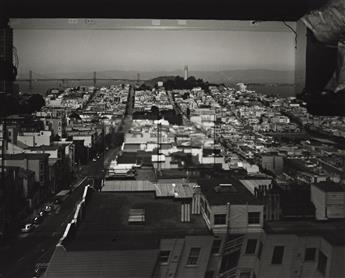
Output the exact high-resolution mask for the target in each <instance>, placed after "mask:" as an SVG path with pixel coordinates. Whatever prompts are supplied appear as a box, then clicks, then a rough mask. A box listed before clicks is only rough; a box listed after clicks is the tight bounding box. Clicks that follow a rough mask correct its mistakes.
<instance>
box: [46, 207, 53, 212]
mask: <svg viewBox="0 0 345 278" xmlns="http://www.w3.org/2000/svg"><path fill="white" fill-rule="evenodd" d="M52 209H53V207H52V206H51V205H45V207H44V211H45V212H51V211H52Z"/></svg>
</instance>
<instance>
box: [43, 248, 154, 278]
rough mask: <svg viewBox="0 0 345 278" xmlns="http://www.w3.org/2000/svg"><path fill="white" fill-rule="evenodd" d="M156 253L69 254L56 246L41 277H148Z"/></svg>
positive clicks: (150, 273)
mask: <svg viewBox="0 0 345 278" xmlns="http://www.w3.org/2000/svg"><path fill="white" fill-rule="evenodd" d="M158 254H159V250H158V249H153V250H152V249H149V250H125V251H123V250H121V251H118V250H111V251H82V252H80V251H74V252H69V251H66V250H64V249H63V248H62V247H57V248H56V249H55V252H54V254H53V256H52V259H51V261H50V263H49V264H48V268H47V270H46V273H45V275H44V277H47V278H49V277H54V278H57V277H85V278H87V277H90V278H91V277H92V278H94V277H121V278H122V277H123V278H124V277H128V278H132V277H135V278H146V277H147V278H149V277H152V275H153V272H154V268H155V264H156V262H157V259H158Z"/></svg>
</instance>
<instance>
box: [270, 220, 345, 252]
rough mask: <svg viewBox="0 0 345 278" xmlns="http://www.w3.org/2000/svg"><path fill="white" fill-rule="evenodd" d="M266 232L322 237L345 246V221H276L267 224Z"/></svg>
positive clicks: (334, 243)
mask: <svg viewBox="0 0 345 278" xmlns="http://www.w3.org/2000/svg"><path fill="white" fill-rule="evenodd" d="M265 231H266V232H267V233H274V234H296V235H300V236H303V235H305V236H321V237H323V238H324V239H325V240H327V241H328V242H329V243H330V244H332V245H341V246H344V245H345V225H344V219H340V220H336V221H326V222H325V221H322V222H321V221H316V220H309V221H307V220H303V221H300V222H298V221H274V222H267V223H266V224H265Z"/></svg>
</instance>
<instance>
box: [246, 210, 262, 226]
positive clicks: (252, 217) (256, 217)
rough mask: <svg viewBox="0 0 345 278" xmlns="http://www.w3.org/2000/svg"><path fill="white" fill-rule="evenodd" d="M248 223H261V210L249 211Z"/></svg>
mask: <svg viewBox="0 0 345 278" xmlns="http://www.w3.org/2000/svg"><path fill="white" fill-rule="evenodd" d="M248 224H260V212H248Z"/></svg>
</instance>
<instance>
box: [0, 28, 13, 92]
mask: <svg viewBox="0 0 345 278" xmlns="http://www.w3.org/2000/svg"><path fill="white" fill-rule="evenodd" d="M12 44H13V30H12V29H11V28H10V27H8V26H0V66H1V71H0V92H6V93H11V92H12V83H13V80H14V69H13V66H12V56H13V48H12Z"/></svg>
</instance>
